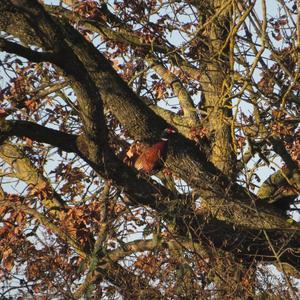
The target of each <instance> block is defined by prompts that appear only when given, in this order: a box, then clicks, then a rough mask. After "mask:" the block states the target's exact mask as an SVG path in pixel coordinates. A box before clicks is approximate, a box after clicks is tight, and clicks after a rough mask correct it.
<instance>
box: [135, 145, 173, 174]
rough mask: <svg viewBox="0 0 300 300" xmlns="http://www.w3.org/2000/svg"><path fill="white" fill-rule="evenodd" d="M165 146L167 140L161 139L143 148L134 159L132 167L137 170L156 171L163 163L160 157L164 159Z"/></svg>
mask: <svg viewBox="0 0 300 300" xmlns="http://www.w3.org/2000/svg"><path fill="white" fill-rule="evenodd" d="M166 146H167V141H161V142H158V143H156V144H154V145H152V146H151V147H149V148H147V149H145V150H144V151H143V153H142V154H141V155H140V156H139V157H138V159H137V160H136V161H135V163H134V167H135V168H136V169H137V170H138V171H144V172H146V173H151V172H153V171H158V169H159V168H160V167H161V166H162V165H163V162H162V159H164V155H165V152H166Z"/></svg>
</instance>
